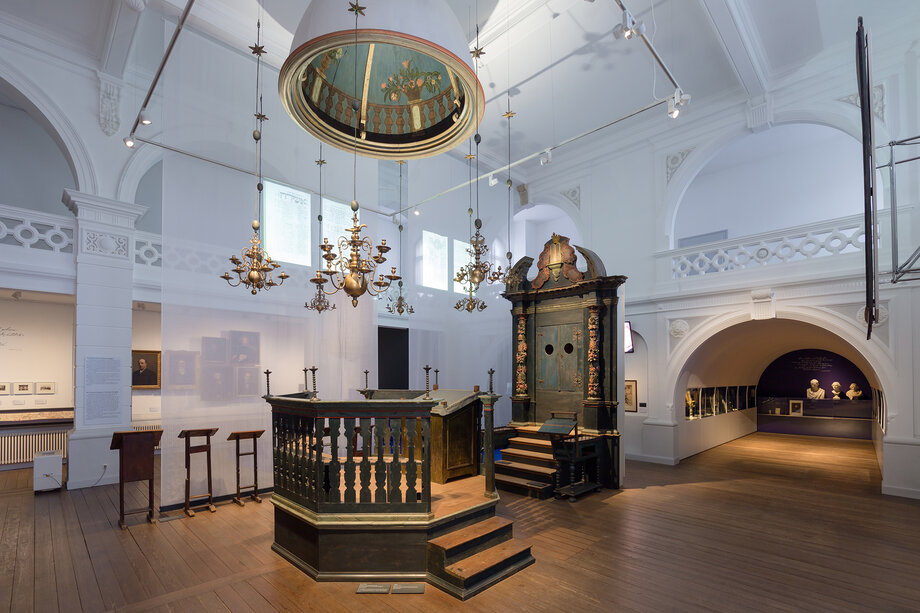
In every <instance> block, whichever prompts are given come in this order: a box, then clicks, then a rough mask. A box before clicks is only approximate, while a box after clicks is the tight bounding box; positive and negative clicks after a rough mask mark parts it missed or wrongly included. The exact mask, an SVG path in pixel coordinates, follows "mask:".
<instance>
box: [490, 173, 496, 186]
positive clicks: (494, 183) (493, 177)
mask: <svg viewBox="0 0 920 613" xmlns="http://www.w3.org/2000/svg"><path fill="white" fill-rule="evenodd" d="M496 185H498V177H496V176H495V175H494V174H493V175H489V187H495V186H496Z"/></svg>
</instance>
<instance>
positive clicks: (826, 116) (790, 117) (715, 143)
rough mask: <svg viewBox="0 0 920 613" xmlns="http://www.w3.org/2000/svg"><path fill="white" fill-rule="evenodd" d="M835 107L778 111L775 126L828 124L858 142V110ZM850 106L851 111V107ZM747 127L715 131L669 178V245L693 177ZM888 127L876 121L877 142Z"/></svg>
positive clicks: (666, 216) (842, 105)
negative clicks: (681, 205) (678, 213)
mask: <svg viewBox="0 0 920 613" xmlns="http://www.w3.org/2000/svg"><path fill="white" fill-rule="evenodd" d="M835 105H836V108H834V107H831V108H830V110H829V109H828V108H827V107H820V108H819V107H817V106H815V107H803V108H798V109H790V110H786V111H782V112H779V113H777V114H776V115H775V117H774V122H773V125H774V126H779V125H788V124H795V123H810V124H817V125H823V126H827V127H829V128H834V129H836V130H840V131H841V132H844V133H846V134H849V135H850V136H852V137H853V138H854V139H856V140H857V141H862V128H861V124H860V118H859V109H858V108H857V107H855V106H853V105H851V104H848V103H845V102H839V101H837V102H835ZM851 109H852V110H851ZM751 134H752V132H751V131H750V130H749V129H747V127H745V126H742V125H735V126H732V127H730V128H727V129H725V130H722V131H721V132H719V133H718V134H716V135H715V136H714V137H713V138H712V139H711V140H710V141H708V142H706V143H704V144H702V145H699V146H697V147H696V148H695V149H694V150H693V151H692V152H691V153H690V154H689V155H688V156H687V158H686V159H685V160H684V162H683V163H682V164H681V165H680V168H678V169H677V171H676V172H675V173H674V175H673V176H672V177H671V180H670V182H669V183H668V185H667V188H666V190H665V207H664V211H665V212H664V217H663V222H664V227H663V228H662V231H663V232H664V234H665V236H666V237H667V239H668V248H670V249H674V247H675V245H674V233H675V224H676V223H677V212H678V209H679V208H680V204H681V202H682V201H683V198H684V194H685V193H686V191H687V188H688V187H690V184H691V183H693V180H694V179H695V178H696V176H697V175H698V174H699V173H700V172H701V171H702V170H703V168H705V167H706V165H707V164H708V163H709V162H710V160H712V158H714V157H715V156H716V155H717V154H718V153H719V151H721V150H722V149H723V148H725V147H726V146H727V145H729V144H731V143H733V142H734V141H736V140H738V139H740V138H743V137H745V136H749V135H751ZM888 140H889V135H888V129H887V127H886V126H885V124H884V123H881V122H876V141H877V142H879V143H882V142H888Z"/></svg>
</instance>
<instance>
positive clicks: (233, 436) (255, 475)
mask: <svg viewBox="0 0 920 613" xmlns="http://www.w3.org/2000/svg"><path fill="white" fill-rule="evenodd" d="M264 432H265V430H240V431H237V432H231V433H230V436H228V437H227V440H228V441H236V497H235V498H234V499H233V502H235V503H236V504H238V505H240V506H243V505H244V504H245V503H244V502H243V496H242V495H241V494H240V490H241V489H244V490H248V489H252V494H250V495H249V497H250V498H252V499H253V500H255V501H256V502H262V498H261V497H260V496H259V454H258V453H257V445H256V443H258V442H259V441H258V439H259V437H260V436H262V434H263V433H264ZM246 439H249V440H251V441H252V451H244V452H242V453H241V452H240V441H241V440H246ZM244 455H251V456H252V485H244V486H242V487H241V486H240V458H241V457H242V456H244Z"/></svg>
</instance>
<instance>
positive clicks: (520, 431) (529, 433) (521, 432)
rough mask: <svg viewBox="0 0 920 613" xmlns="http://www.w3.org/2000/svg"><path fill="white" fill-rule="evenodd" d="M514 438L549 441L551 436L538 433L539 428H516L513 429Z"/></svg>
mask: <svg viewBox="0 0 920 613" xmlns="http://www.w3.org/2000/svg"><path fill="white" fill-rule="evenodd" d="M515 431H516V433H517V434H516V436H519V437H525V438H538V439H542V440H547V441H548V440H549V439H550V437H551V435H550V434H548V433H546V432H540V426H518V427H516V428H515Z"/></svg>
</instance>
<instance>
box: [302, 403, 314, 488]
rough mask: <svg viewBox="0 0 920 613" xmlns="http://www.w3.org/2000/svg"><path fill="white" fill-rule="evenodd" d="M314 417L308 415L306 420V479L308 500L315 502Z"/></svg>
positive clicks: (304, 473)
mask: <svg viewBox="0 0 920 613" xmlns="http://www.w3.org/2000/svg"><path fill="white" fill-rule="evenodd" d="M313 421H314V420H313V418H312V417H308V418H306V419H305V420H304V424H305V428H306V432H305V434H306V437H307V440H306V446H307V449H306V456H307V457H306V461H305V463H304V472H303V475H304V481H305V482H306V484H307V491H306V494H305V497H306V499H307V500H308V501H310V502H313V501H315V500H316V472H315V470H314V467H313V446H314V445H315V442H314V440H313V425H314V424H313Z"/></svg>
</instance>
